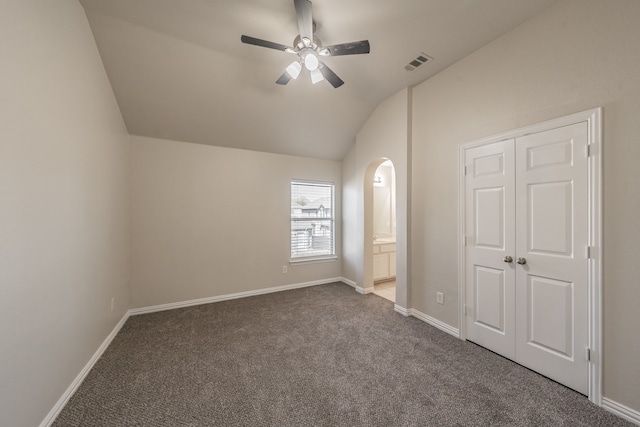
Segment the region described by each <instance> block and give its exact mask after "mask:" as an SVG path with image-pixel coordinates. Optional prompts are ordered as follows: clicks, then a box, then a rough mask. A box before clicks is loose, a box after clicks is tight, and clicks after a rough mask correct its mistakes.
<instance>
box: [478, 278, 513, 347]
mask: <svg viewBox="0 0 640 427" xmlns="http://www.w3.org/2000/svg"><path fill="white" fill-rule="evenodd" d="M504 276H505V274H504V270H496V269H493V268H486V267H478V266H476V274H475V286H474V291H475V296H476V300H475V308H476V310H475V321H474V323H475V324H476V325H480V326H484V327H487V328H489V329H493V330H494V331H495V332H498V333H500V334H504V333H505V328H504V317H505V307H504V302H505V301H504V300H505V298H504V294H505V287H506V284H505V280H504Z"/></svg>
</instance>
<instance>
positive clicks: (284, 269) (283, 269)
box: [282, 265, 289, 274]
mask: <svg viewBox="0 0 640 427" xmlns="http://www.w3.org/2000/svg"><path fill="white" fill-rule="evenodd" d="M282 272H283V273H284V274H287V273H288V272H289V267H287V266H286V265H283V266H282Z"/></svg>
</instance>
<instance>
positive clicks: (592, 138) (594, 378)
mask: <svg viewBox="0 0 640 427" xmlns="http://www.w3.org/2000/svg"><path fill="white" fill-rule="evenodd" d="M581 122H586V123H587V127H588V129H589V131H588V132H589V134H588V141H587V149H588V150H589V153H588V154H589V158H588V160H587V162H588V171H589V172H588V188H589V190H588V191H589V232H588V233H589V274H588V276H589V278H588V293H589V299H588V304H589V307H588V318H589V320H588V322H589V355H588V356H589V379H588V384H589V392H588V397H589V400H590V401H591V402H593V403H595V404H596V405H598V406H602V259H603V247H602V231H603V228H602V153H603V150H602V107H599V108H593V109H590V110H586V111H582V112H579V113H575V114H571V115H568V116H564V117H560V118H557V119H553V120H548V121H545V122H542V123H537V124H534V125H530V126H525V127H522V128H519V129H515V130H511V131H507V132H503V133H500V134H497V135H492V136H489V137H486V138H482V139H478V140H475V141H471V142H469V143H465V144H461V145H459V147H458V153H459V162H458V295H459V298H458V325H459V328H460V339H463V340H466V339H467V333H466V326H465V318H466V315H465V307H466V298H467V296H466V286H465V277H466V257H465V241H466V237H465V233H464V230H465V213H466V206H465V190H466V189H465V156H466V150H468V149H470V148H475V147H480V146H483V145H487V144H492V143H495V142H500V141H504V140H507V139H517V138H519V137H522V136H525V135H528V134H531V133H538V132H543V131H546V130H551V129H555V128H559V127H563V126H568V125H573V124H576V123H581ZM516 143H517V141H516ZM585 357H587V355H586V354H585Z"/></svg>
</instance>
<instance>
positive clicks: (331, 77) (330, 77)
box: [320, 63, 344, 88]
mask: <svg viewBox="0 0 640 427" xmlns="http://www.w3.org/2000/svg"><path fill="white" fill-rule="evenodd" d="M320 72H321V73H322V75H323V76H324V78H325V79H326V80H327V81H328V82H329V83H331V86H333V87H334V88H339V87H340V86H342V85H343V84H344V81H343V80H342V79H341V78H340V77H338V75H337V74H336V73H334V72H333V70H332V69H331V68H329V67H327V65H326V64H325V63H322V65H320Z"/></svg>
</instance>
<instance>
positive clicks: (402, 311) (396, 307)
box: [393, 304, 410, 317]
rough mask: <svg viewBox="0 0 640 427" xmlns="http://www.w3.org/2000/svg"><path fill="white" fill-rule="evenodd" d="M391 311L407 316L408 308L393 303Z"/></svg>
mask: <svg viewBox="0 0 640 427" xmlns="http://www.w3.org/2000/svg"><path fill="white" fill-rule="evenodd" d="M393 311H395V312H397V313H400V314H402V315H403V316H405V317H407V316H409V314H410V313H409V311H410V310H409V309H407V308H404V307H401V306H399V305H398V304H394V305H393Z"/></svg>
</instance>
